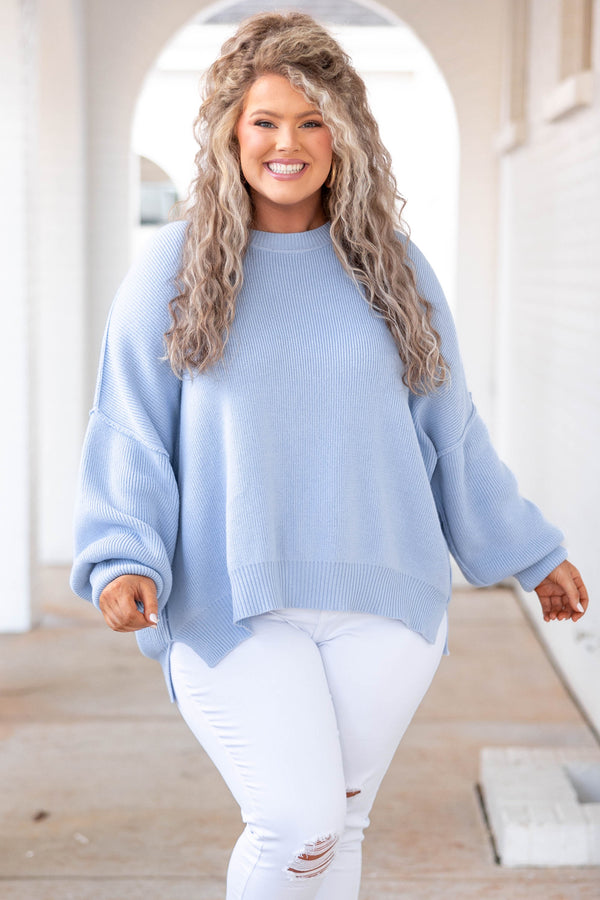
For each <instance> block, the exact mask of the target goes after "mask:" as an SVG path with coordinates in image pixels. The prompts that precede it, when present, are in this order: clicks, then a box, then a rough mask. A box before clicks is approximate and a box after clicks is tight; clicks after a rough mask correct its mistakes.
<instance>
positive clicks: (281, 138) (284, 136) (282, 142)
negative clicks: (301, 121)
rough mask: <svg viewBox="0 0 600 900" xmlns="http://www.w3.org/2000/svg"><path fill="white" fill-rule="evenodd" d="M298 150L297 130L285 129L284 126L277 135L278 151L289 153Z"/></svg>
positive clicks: (292, 128) (291, 127)
mask: <svg viewBox="0 0 600 900" xmlns="http://www.w3.org/2000/svg"><path fill="white" fill-rule="evenodd" d="M297 149H298V136H297V134H296V130H295V128H294V127H293V126H290V127H285V126H284V125H282V126H281V127H280V129H279V133H278V135H277V150H279V151H281V152H283V151H284V150H287V151H288V152H289V151H291V150H297Z"/></svg>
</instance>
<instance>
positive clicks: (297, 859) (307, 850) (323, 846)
mask: <svg viewBox="0 0 600 900" xmlns="http://www.w3.org/2000/svg"><path fill="white" fill-rule="evenodd" d="M338 840H339V838H338V835H337V834H328V835H326V836H325V837H322V838H317V839H316V840H315V841H307V843H306V844H305V845H304V847H303V848H302V850H301V851H300V852H299V853H297V854H296V855H295V856H294V858H293V860H292V861H291V863H290V864H289V866H288V867H287V869H286V872H287V875H288V878H314V877H315V876H316V875H320V874H321V873H322V872H324V871H325V870H326V869H327V867H328V866H329V865H330V863H331V862H332V860H333V857H334V856H335V850H336V845H337V842H338Z"/></svg>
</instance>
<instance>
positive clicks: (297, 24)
mask: <svg viewBox="0 0 600 900" xmlns="http://www.w3.org/2000/svg"><path fill="white" fill-rule="evenodd" d="M196 129H197V131H196V134H197V138H198V141H199V144H200V149H199V151H198V154H197V157H196V163H197V177H196V179H195V181H194V182H193V185H192V188H193V190H192V202H191V204H190V205H189V209H188V210H187V212H186V213H185V214H184V218H183V219H181V220H180V221H173V222H171V223H170V224H168V225H166V226H165V227H163V228H162V229H160V230H159V232H158V234H157V236H156V237H155V239H153V241H152V242H151V244H150V247H149V248H148V249H147V251H146V252H145V254H144V255H143V256H142V258H141V259H140V260H139V261H138V262H137V263H136V264H135V265H134V266H133V268H132V269H131V271H130V272H129V274H128V275H127V277H126V278H125V281H124V282H123V284H122V285H121V288H120V290H119V293H118V295H117V297H116V299H115V302H114V304H113V307H112V310H111V315H110V319H109V323H108V326H107V331H106V337H105V342H104V347H103V351H102V362H101V367H100V373H99V376H98V385H97V390H96V397H95V401H94V408H93V411H92V417H91V421H90V425H89V430H88V434H87V437H86V444H85V450H84V458H83V467H82V481H81V490H80V501H79V508H78V514H77V529H76V531H77V553H76V560H75V563H74V569H73V576H72V585H73V587H74V590H75V591H76V592H77V593H79V594H80V595H81V596H83V597H85V598H86V599H88V600H92V601H93V602H94V604H95V605H96V606H98V607H99V608H100V610H101V611H102V613H103V614H104V617H105V619H106V621H107V623H108V624H109V625H110V626H111V628H113V629H115V630H116V631H136V632H137V633H138V641H139V644H140V647H141V649H142V651H143V652H144V653H145V654H146V655H148V656H150V657H154V658H156V659H158V660H159V661H160V662H161V663H162V665H163V668H164V672H165V676H166V681H167V685H168V687H169V690H170V693H171V698H172V699H174V700H176V702H177V704H178V706H179V708H180V710H181V712H182V715H183V717H184V718H185V720H186V721H187V723H188V724H189V726H190V728H191V729H192V731H193V732H194V734H195V735H196V736H197V738H198V740H199V741H200V742H201V744H202V745H203V746H204V748H205V749H206V751H207V752H208V753H209V754H210V756H211V757H212V759H213V760H214V762H215V764H216V765H217V767H218V768H219V770H220V772H221V773H222V775H223V777H224V778H225V780H226V782H227V784H228V785H229V787H230V788H231V791H232V793H233V795H234V796H235V798H236V800H237V801H238V803H239V804H240V807H241V810H242V816H243V819H244V821H245V822H246V828H245V830H244V832H243V834H242V835H241V837H240V839H239V840H238V842H237V844H236V846H235V849H234V851H233V854H232V857H231V861H230V865H229V871H228V880H227V898H228V900H234V898H236V900H238V898H242V897H243V898H244V900H275V898H283V897H288V896H290V897H292V896H293V897H294V898H301V900H304V898H315V897H317V898H319V900H352V898H356V897H358V892H359V882H360V866H361V841H362V837H363V830H364V828H365V827H366V825H367V824H368V821H369V820H368V815H369V811H370V809H371V806H372V804H373V801H374V798H375V795H376V792H377V788H378V786H379V784H380V782H381V779H382V778H383V775H384V774H385V771H386V769H387V767H388V765H389V763H390V760H391V758H392V756H393V754H394V752H395V750H396V747H397V745H398V742H399V740H400V739H401V737H402V734H403V733H404V731H405V729H406V727H407V725H408V723H409V722H410V719H411V718H412V716H413V714H414V712H415V710H416V708H417V706H418V704H419V702H420V701H421V699H422V697H423V695H424V694H425V692H426V690H427V688H428V686H429V684H430V682H431V679H432V677H433V675H434V673H435V670H436V668H437V666H438V663H439V661H440V657H441V655H442V653H443V652H444V650H445V648H446V632H447V616H446V607H447V603H448V600H449V597H450V566H449V557H448V548H450V550H451V551H452V553H453V555H454V556H455V558H456V560H457V562H458V564H459V565H460V567H461V569H462V570H463V572H464V573H465V575H466V577H467V578H468V579H469V580H470V581H472V582H473V583H475V584H492V583H494V582H496V581H498V580H499V579H501V578H503V577H505V576H507V575H510V574H514V575H516V577H517V578H518V579H519V581H520V583H521V584H522V585H523V587H524V588H525V589H527V590H532V589H533V588H535V590H536V591H537V593H538V595H539V597H540V601H541V604H542V609H543V614H544V618H545V619H546V620H549V619H571V620H572V621H576V620H577V619H579V618H580V616H581V615H582V614H583V612H584V611H585V609H586V607H587V603H588V598H587V593H586V590H585V587H584V585H583V582H582V580H581V577H580V575H579V573H578V571H577V570H576V569H575V567H574V566H573V565H571V563H570V562H568V561H567V560H566V551H565V549H564V548H563V547H562V546H561V541H562V538H563V535H562V534H561V532H560V531H559V530H558V529H557V528H555V527H554V526H553V525H551V524H549V523H548V522H547V521H546V520H545V519H544V518H543V517H542V514H541V513H540V511H539V510H538V508H537V507H536V506H534V505H533V504H532V503H530V502H529V501H527V500H525V499H523V498H522V497H521V496H520V495H519V493H518V490H517V485H516V482H515V479H514V476H513V475H512V473H511V472H510V471H509V470H508V469H507V468H506V466H504V464H503V463H502V462H501V461H500V460H499V458H498V457H497V455H496V453H495V451H494V449H493V447H492V446H491V444H490V441H489V438H488V434H487V431H486V428H485V425H484V424H483V422H482V421H481V419H480V418H479V416H478V414H477V411H476V409H475V407H474V405H473V403H472V400H471V395H470V394H469V392H468V390H467V387H466V384H465V378H464V373H463V368H462V364H461V360H460V355H459V350H458V346H457V341H456V334H455V330H454V326H453V322H452V317H451V315H450V312H449V310H448V307H447V304H446V301H445V299H444V297H443V294H442V291H441V289H440V286H439V284H438V282H437V280H436V278H435V275H434V274H433V272H432V270H431V268H430V267H429V265H428V263H427V261H426V260H425V258H424V257H423V255H422V254H421V253H420V252H419V250H418V249H417V248H416V247H415V245H414V244H413V243H412V242H410V241H409V240H408V238H407V236H406V233H405V232H404V230H403V225H402V223H401V221H400V220H399V216H397V214H396V212H395V209H396V202H397V201H401V198H400V196H399V195H398V193H397V190H396V184H395V181H394V178H393V176H392V174H391V167H390V166H391V163H390V157H389V155H388V153H387V151H386V150H385V149H384V147H383V146H382V144H381V142H380V139H379V136H378V130H377V125H376V123H375V121H374V119H373V117H372V115H371V113H370V111H369V108H368V105H367V100H366V93H365V88H364V85H363V83H362V81H361V80H360V78H359V77H358V76H357V74H356V73H355V72H354V70H353V69H352V67H351V65H350V62H349V60H348V57H347V56H346V55H345V54H344V52H343V51H342V50H341V49H340V47H339V46H338V45H337V43H336V42H335V41H334V40H333V39H332V38H331V36H330V35H329V34H328V33H327V32H326V31H325V30H324V29H323V28H322V27H320V26H319V25H317V24H316V23H315V22H314V21H313V20H312V19H311V18H310V17H308V16H305V15H301V14H299V13H290V14H287V15H279V14H261V15H258V16H254V17H252V18H250V19H248V20H247V21H245V22H244V23H242V25H241V26H240V28H239V30H238V32H237V34H236V35H235V36H234V37H232V38H230V39H229V40H228V41H227V42H226V43H225V45H224V47H223V49H222V54H221V56H220V58H219V59H218V60H217V61H216V62H215V63H214V64H213V66H212V67H211V69H210V70H209V72H208V75H207V78H206V94H205V100H204V102H203V104H202V106H201V108H200V112H199V115H198V118H197V121H196ZM401 202H402V201H401ZM234 313H235V319H234ZM165 335H166V348H167V355H166V356H165Z"/></svg>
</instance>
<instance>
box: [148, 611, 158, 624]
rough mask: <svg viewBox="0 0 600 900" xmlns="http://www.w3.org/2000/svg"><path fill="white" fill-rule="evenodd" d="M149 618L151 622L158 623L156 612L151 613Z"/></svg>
mask: <svg viewBox="0 0 600 900" xmlns="http://www.w3.org/2000/svg"><path fill="white" fill-rule="evenodd" d="M148 618H149V619H150V621H151V622H154V624H155V625H156V624H157V622H158V616H157V615H156V613H150V615H149V616H148Z"/></svg>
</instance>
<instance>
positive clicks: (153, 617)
mask: <svg viewBox="0 0 600 900" xmlns="http://www.w3.org/2000/svg"><path fill="white" fill-rule="evenodd" d="M139 593H140V599H141V602H142V605H143V607H144V612H143V617H144V625H146V626H148V625H150V626H151V627H152V628H156V627H157V623H158V600H157V597H156V585H155V583H154V582H153V581H152V579H144V581H142V582H140V586H139Z"/></svg>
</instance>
